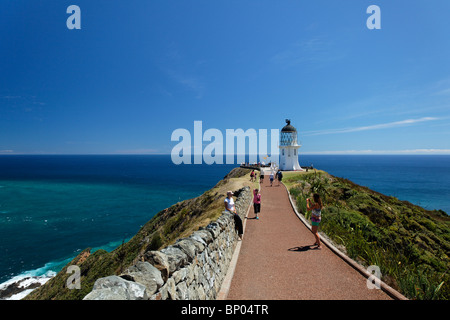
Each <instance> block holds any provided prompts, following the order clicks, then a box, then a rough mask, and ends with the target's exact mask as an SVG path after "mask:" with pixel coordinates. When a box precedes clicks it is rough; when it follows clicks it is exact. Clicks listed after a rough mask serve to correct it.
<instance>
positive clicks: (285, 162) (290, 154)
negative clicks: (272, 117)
mask: <svg viewBox="0 0 450 320" xmlns="http://www.w3.org/2000/svg"><path fill="white" fill-rule="evenodd" d="M279 148H280V170H283V171H303V169H302V168H301V167H300V165H299V163H298V149H299V148H300V145H299V144H298V143H297V130H296V129H295V128H294V127H293V126H291V120H289V119H286V125H285V126H284V127H283V128H282V129H281V134H280V146H279Z"/></svg>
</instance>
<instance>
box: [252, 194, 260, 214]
mask: <svg viewBox="0 0 450 320" xmlns="http://www.w3.org/2000/svg"><path fill="white" fill-rule="evenodd" d="M253 210H254V212H255V219H256V220H259V218H258V213H259V212H261V194H260V193H259V190H258V189H255V190H253Z"/></svg>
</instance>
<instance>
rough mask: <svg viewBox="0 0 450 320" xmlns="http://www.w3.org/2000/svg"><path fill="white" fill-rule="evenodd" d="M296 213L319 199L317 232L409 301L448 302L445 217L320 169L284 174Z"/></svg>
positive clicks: (448, 227)
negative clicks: (371, 267)
mask: <svg viewBox="0 0 450 320" xmlns="http://www.w3.org/2000/svg"><path fill="white" fill-rule="evenodd" d="M285 177H286V179H284V180H285V184H286V185H287V186H288V188H289V191H290V193H291V196H292V198H294V200H295V202H296V206H297V209H298V211H299V212H301V213H302V214H304V215H305V216H306V218H309V213H308V212H307V211H306V198H308V197H311V196H312V193H313V192H317V193H319V194H320V195H321V197H322V200H323V202H324V205H325V208H324V210H323V215H322V217H323V218H322V223H321V227H320V229H321V231H322V232H323V233H324V234H326V235H327V236H328V237H329V238H330V239H331V240H332V241H333V242H335V243H336V244H337V246H338V247H341V248H342V249H343V251H345V252H346V253H347V255H349V256H350V257H351V258H353V259H354V260H356V261H358V262H359V263H361V264H362V265H364V266H366V267H367V266H369V265H377V266H379V267H380V269H381V273H382V275H383V280H384V281H385V282H386V283H388V284H389V285H391V286H392V287H394V288H395V289H397V290H399V291H400V292H402V293H403V294H404V295H405V296H407V297H409V298H411V299H448V298H449V288H450V286H449V280H450V277H449V274H448V271H449V267H450V261H449V258H448V255H449V250H450V217H449V216H448V215H447V214H446V213H445V212H443V211H440V210H439V211H436V210H434V211H429V210H425V209H423V208H421V207H419V206H416V205H413V204H411V203H410V202H407V201H400V200H399V199H397V198H395V197H389V196H386V195H383V194H381V193H378V192H375V191H373V190H370V189H369V188H366V187H363V186H360V185H357V184H355V183H353V182H351V181H349V180H347V179H343V178H338V177H334V176H332V175H330V174H328V173H326V172H323V171H313V172H309V173H300V174H299V173H288V174H287V175H285Z"/></svg>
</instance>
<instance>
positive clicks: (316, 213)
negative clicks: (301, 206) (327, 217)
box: [306, 193, 323, 249]
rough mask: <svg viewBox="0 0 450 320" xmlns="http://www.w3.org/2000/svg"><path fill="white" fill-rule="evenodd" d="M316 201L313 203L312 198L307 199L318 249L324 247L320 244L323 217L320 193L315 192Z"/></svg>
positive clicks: (307, 207)
mask: <svg viewBox="0 0 450 320" xmlns="http://www.w3.org/2000/svg"><path fill="white" fill-rule="evenodd" d="M313 199H314V203H312V204H311V199H310V198H308V199H306V209H307V210H308V211H311V225H312V228H311V231H312V233H313V234H314V237H315V238H316V242H315V243H314V245H317V249H322V246H321V244H320V237H319V232H318V229H319V224H320V221H321V219H322V208H323V204H322V200H321V199H320V196H319V194H318V193H314V194H313Z"/></svg>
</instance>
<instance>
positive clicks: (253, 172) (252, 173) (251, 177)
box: [250, 170, 255, 182]
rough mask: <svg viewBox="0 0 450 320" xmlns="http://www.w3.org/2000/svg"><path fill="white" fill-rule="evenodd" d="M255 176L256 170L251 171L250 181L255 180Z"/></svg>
mask: <svg viewBox="0 0 450 320" xmlns="http://www.w3.org/2000/svg"><path fill="white" fill-rule="evenodd" d="M254 176H255V170H252V172H251V173H250V181H251V182H253V177H254Z"/></svg>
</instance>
